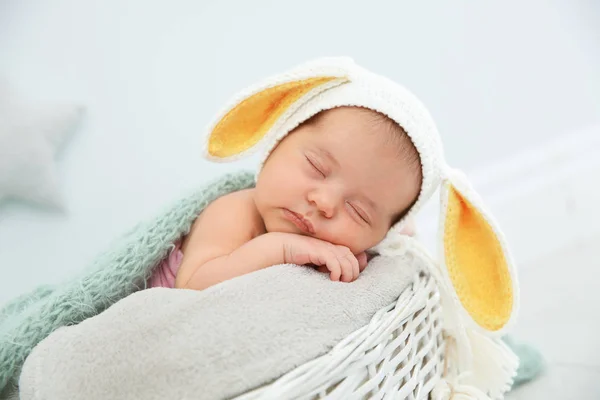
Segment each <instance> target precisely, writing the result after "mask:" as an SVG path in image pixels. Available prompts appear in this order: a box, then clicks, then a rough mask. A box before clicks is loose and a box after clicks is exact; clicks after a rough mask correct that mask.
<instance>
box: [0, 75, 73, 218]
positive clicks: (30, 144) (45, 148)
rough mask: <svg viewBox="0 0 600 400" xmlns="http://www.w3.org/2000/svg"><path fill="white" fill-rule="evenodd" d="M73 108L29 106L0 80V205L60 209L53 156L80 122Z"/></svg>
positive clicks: (71, 106)
mask: <svg viewBox="0 0 600 400" xmlns="http://www.w3.org/2000/svg"><path fill="white" fill-rule="evenodd" d="M81 112H82V108H81V107H78V106H73V105H60V104H49V105H33V104H27V102H26V101H25V100H24V99H22V98H21V97H19V96H18V94H17V93H15V92H14V90H13V89H12V88H11V87H10V85H9V84H8V83H7V82H6V81H4V80H0V202H2V200H4V199H8V198H14V199H21V200H25V201H28V202H34V203H39V204H43V205H50V206H54V207H62V205H63V199H62V195H61V192H60V185H59V179H58V173H57V169H56V163H55V155H56V152H57V150H58V149H59V147H60V146H61V144H62V143H63V142H64V141H65V139H66V138H67V137H68V136H69V134H70V133H71V132H72V131H73V129H74V127H75V125H76V124H77V122H78V121H79V119H80V115H81Z"/></svg>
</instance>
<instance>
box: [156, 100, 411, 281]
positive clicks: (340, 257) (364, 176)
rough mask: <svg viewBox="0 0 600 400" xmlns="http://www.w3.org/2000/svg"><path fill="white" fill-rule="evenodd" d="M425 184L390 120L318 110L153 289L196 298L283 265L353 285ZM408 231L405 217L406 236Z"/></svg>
mask: <svg viewBox="0 0 600 400" xmlns="http://www.w3.org/2000/svg"><path fill="white" fill-rule="evenodd" d="M421 182H422V168H421V161H420V157H419V153H418V152H417V150H416V148H415V146H414V144H413V143H412V141H411V139H410V138H409V136H408V135H407V133H406V132H405V130H404V129H403V128H402V127H401V126H400V125H398V124H397V123H396V122H395V121H393V120H392V119H390V118H388V117H387V116H385V115H384V114H381V113H379V112H376V111H372V110H370V109H367V108H362V107H354V106H341V107H334V108H331V109H328V110H324V111H321V112H319V113H317V114H315V115H314V116H312V117H311V118H309V119H307V120H306V121H304V122H302V123H301V124H300V125H299V126H298V127H296V128H295V129H293V130H292V131H290V133H289V134H287V135H286V136H285V137H284V138H283V139H282V140H281V141H280V142H279V143H278V144H277V145H276V146H275V148H274V149H273V150H272V151H271V152H270V154H269V155H268V158H267V159H266V161H265V163H264V164H263V166H262V169H261V170H260V172H259V174H258V175H257V179H256V186H255V187H254V188H251V189H246V190H241V191H237V192H233V193H230V194H227V195H224V196H222V197H220V198H218V199H217V200H215V201H214V202H212V203H211V204H209V205H208V206H207V207H206V208H205V209H204V210H203V211H202V213H201V214H200V215H199V217H198V218H197V219H196V221H195V222H194V224H193V225H192V228H191V230H190V232H189V234H188V235H187V236H185V237H184V238H183V239H182V240H181V241H179V242H177V243H175V246H174V248H173V250H172V251H171V253H170V254H169V256H168V257H167V258H166V259H165V260H164V261H163V262H162V263H161V264H160V265H159V266H158V267H157V268H156V269H155V270H154V273H153V275H152V277H151V278H150V282H149V286H150V287H157V286H162V287H175V288H187V289H196V290H202V289H205V288H207V287H210V286H212V285H215V284H217V283H219V282H223V281H225V280H228V279H231V278H234V277H236V276H240V275H243V274H247V273H250V272H253V271H257V270H260V269H263V268H267V267H269V266H273V265H277V264H285V263H292V264H298V265H311V266H313V267H315V268H317V269H318V270H319V271H321V272H327V273H328V274H329V276H330V279H331V280H334V281H342V282H351V281H353V280H355V279H356V278H357V277H358V275H359V273H360V272H361V271H362V270H363V269H364V268H365V267H366V265H367V254H366V250H368V249H370V248H372V247H373V246H375V245H376V244H378V243H379V242H380V241H382V240H383V238H384V237H385V236H386V234H387V233H388V231H389V230H390V228H391V227H392V226H393V225H394V224H395V223H396V222H398V221H399V220H400V219H402V218H403V217H404V216H405V214H406V212H407V211H408V210H409V209H410V208H411V207H412V206H413V205H414V204H415V202H416V201H417V199H418V196H419V193H420V190H421ZM412 229H413V227H412V220H411V219H409V220H408V222H407V224H405V226H404V228H403V231H404V233H405V234H412Z"/></svg>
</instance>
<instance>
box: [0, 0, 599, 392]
mask: <svg viewBox="0 0 600 400" xmlns="http://www.w3.org/2000/svg"><path fill="white" fill-rule="evenodd" d="M338 55H345V56H350V57H352V58H354V59H355V61H356V62H357V63H358V64H361V65H363V66H365V67H367V68H369V69H371V70H373V71H375V72H378V73H381V74H383V75H386V76H388V77H390V78H392V79H393V80H395V81H398V82H400V83H402V84H403V85H405V86H406V87H408V88H409V89H410V90H411V91H413V92H414V93H415V94H417V96H419V97H420V98H421V99H422V100H423V102H424V103H425V104H426V105H427V106H428V108H429V109H430V111H431V113H432V114H433V116H434V118H435V120H436V121H437V124H438V127H439V130H440V132H441V134H442V138H443V141H444V144H445V147H446V152H447V158H448V162H449V163H450V164H451V165H453V166H455V167H459V168H461V169H463V170H464V171H465V172H466V173H467V174H468V175H469V176H470V177H471V179H472V181H473V184H474V185H475V187H476V188H477V189H478V190H479V192H480V193H481V195H482V196H483V197H484V199H485V201H486V203H487V204H488V206H489V207H490V209H491V211H492V212H493V213H494V215H495V216H496V218H497V220H498V221H499V223H500V225H501V226H502V228H503V229H504V232H505V234H506V236H507V239H508V242H509V244H510V246H511V247H512V249H513V256H514V258H515V260H516V262H517V264H518V266H519V269H520V277H521V285H522V298H521V301H522V306H521V313H520V319H519V321H518V324H517V327H516V331H515V337H516V338H517V339H519V340H523V341H526V342H528V343H531V344H533V345H534V346H536V347H537V348H538V349H540V351H541V352H542V354H543V355H544V357H545V359H546V363H547V368H546V371H545V373H544V375H543V376H542V377H541V378H539V379H537V380H536V381H534V382H532V383H531V384H529V385H527V386H524V387H522V388H521V389H519V390H518V391H516V392H515V393H513V394H512V397H511V398H514V399H550V398H552V399H555V398H556V399H563V398H578V399H593V398H600V383H599V382H600V339H598V337H600V294H599V293H600V282H599V280H600V279H599V278H600V272H598V271H599V268H600V261H599V260H598V254H597V248H598V247H597V245H598V244H600V213H599V212H598V210H597V205H598V204H599V203H600V189H599V188H598V182H599V180H600V178H598V176H599V175H598V174H599V173H600V153H599V151H600V3H598V2H596V1H594V0H574V1H569V2H567V1H558V0H551V1H542V0H530V1H527V2H516V1H508V2H507V1H488V2H467V1H463V0H456V1H453V2H442V1H433V2H416V1H413V2H408V1H397V0H396V1H391V0H390V1H377V0H373V1H369V2H366V1H348V0H346V1H341V0H335V1H333V0H331V1H323V0H320V1H317V0H304V1H302V2H299V1H275V0H270V1H268V0H252V1H242V0H222V1H216V0H212V1H209V0H204V1H191V0H190V1H184V0H172V1H169V2H159V1H148V0H146V1H141V0H105V1H102V2H100V1H88V2H82V1H75V0H54V1H28V0H22V1H10V0H0V78H2V79H4V80H5V81H6V82H8V83H9V84H10V85H11V86H12V87H13V88H14V89H15V92H16V93H18V94H19V95H20V96H22V97H23V99H26V100H27V101H29V102H30V103H31V104H41V105H44V104H48V105H52V104H74V105H80V106H82V107H84V109H85V115H84V118H83V120H82V122H81V124H80V125H79V126H78V128H77V129H76V131H75V132H74V133H73V135H72V136H71V137H70V138H69V139H68V140H67V141H66V142H65V143H64V145H63V146H62V148H61V150H60V152H59V154H58V157H57V166H58V171H59V180H60V190H61V192H62V195H63V197H64V205H63V210H53V209H48V208H46V207H39V206H36V205H32V204H28V203H26V202H22V201H17V200H11V201H4V202H3V203H1V204H0V268H1V278H0V305H1V304H2V303H4V302H5V301H7V300H8V299H10V298H12V297H14V296H16V295H18V294H20V293H23V292H25V291H28V290H31V289H33V288H34V287H35V286H37V285H40V284H46V283H57V282H60V281H61V280H63V279H65V278H66V277H68V276H70V275H71V274H73V273H75V272H76V271H78V270H81V268H82V267H83V266H84V265H86V264H87V263H89V262H90V260H91V259H92V258H93V257H94V256H95V255H96V254H98V252H100V251H101V250H102V249H104V248H106V247H107V246H108V245H109V243H110V242H111V241H112V240H114V239H115V238H116V237H118V235H119V234H121V233H123V232H124V231H125V230H127V229H128V228H130V227H131V226H132V225H134V224H135V223H137V222H139V221H140V220H142V219H144V218H148V217H150V216H152V215H153V214H154V213H156V212H157V211H158V210H159V209H160V208H161V207H164V206H166V205H167V204H169V202H170V201H173V200H175V199H177V198H179V197H181V195H182V193H184V192H186V191H189V190H192V189H193V188H195V187H197V186H199V185H201V184H202V183H204V182H206V181H207V180H210V179H213V178H215V177H216V176H218V175H220V174H223V173H225V172H229V171H233V170H239V169H252V168H254V167H255V165H256V164H257V161H258V159H257V158H253V157H251V158H248V159H246V160H243V161H240V162H238V163H236V164H211V163H209V162H207V161H204V160H202V159H201V157H200V146H201V142H202V133H203V130H204V128H205V125H206V124H207V123H208V122H209V121H210V119H211V118H212V117H213V116H214V115H215V113H216V112H217V111H219V110H220V109H221V108H222V107H223V105H224V104H225V102H227V101H228V100H229V98H230V96H232V95H233V94H234V93H236V92H237V91H238V90H240V89H242V88H244V87H246V86H248V85H250V84H252V83H255V82H256V81H257V80H260V79H263V78H265V77H267V76H270V75H272V74H276V73H279V72H282V71H284V70H286V69H288V68H291V67H293V66H295V65H297V64H299V63H302V62H304V61H306V60H308V59H312V58H315V57H321V56H338ZM436 200H437V199H436ZM436 214H437V203H436V202H435V201H434V202H432V203H431V205H429V206H428V207H427V208H426V209H425V210H424V212H423V214H422V215H421V216H420V217H419V221H418V222H419V234H420V235H421V237H422V239H423V240H424V241H425V242H426V243H427V244H428V245H429V246H431V247H432V248H433V246H435V238H436Z"/></svg>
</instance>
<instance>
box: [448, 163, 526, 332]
mask: <svg viewBox="0 0 600 400" xmlns="http://www.w3.org/2000/svg"><path fill="white" fill-rule="evenodd" d="M440 218H441V232H440V238H441V241H442V243H441V249H443V258H444V263H445V265H446V268H445V273H447V275H448V278H449V279H450V282H451V283H452V286H453V287H454V293H455V295H456V297H457V298H458V300H459V301H460V303H461V305H462V308H463V309H464V311H466V313H467V315H468V316H469V317H470V318H468V320H469V319H470V320H471V321H472V322H474V323H475V324H476V326H477V327H478V328H481V329H483V330H485V331H486V332H488V333H497V334H501V333H502V332H503V331H504V330H505V328H507V326H508V325H509V324H510V323H511V322H512V321H513V320H514V317H515V314H516V309H517V304H518V299H517V297H518V285H517V281H516V274H515V271H514V267H513V264H512V260H511V259H510V255H509V253H508V250H507V247H506V244H505V241H504V237H503V235H502V233H501V232H500V230H499V229H498V227H497V224H496V223H495V222H494V221H493V220H492V219H491V217H490V215H489V213H487V212H486V211H485V210H484V209H483V204H482V201H481V199H480V198H479V196H478V195H477V194H476V193H475V191H474V190H473V189H472V188H471V186H470V185H469V183H468V181H467V180H466V178H465V177H464V175H462V174H461V173H460V172H458V171H453V170H451V171H449V173H448V178H447V179H445V180H444V181H443V183H442V188H441V217H440Z"/></svg>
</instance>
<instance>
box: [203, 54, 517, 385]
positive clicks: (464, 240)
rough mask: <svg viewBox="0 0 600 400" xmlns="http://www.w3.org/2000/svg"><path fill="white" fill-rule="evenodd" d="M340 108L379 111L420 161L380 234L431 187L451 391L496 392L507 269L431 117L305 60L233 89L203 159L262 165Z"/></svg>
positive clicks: (390, 86)
mask: <svg viewBox="0 0 600 400" xmlns="http://www.w3.org/2000/svg"><path fill="white" fill-rule="evenodd" d="M341 106H359V107H365V108H368V109H372V110H374V111H377V112H379V113H382V114H385V115H386V116H388V117H389V118H390V119H392V120H393V121H395V122H396V123H398V125H400V126H401V127H402V128H403V129H404V131H406V133H407V134H408V136H409V137H410V139H411V140H412V142H413V144H414V146H415V148H416V149H417V151H418V153H419V155H420V160H421V168H422V175H423V180H422V185H421V191H420V193H419V196H418V199H417V201H416V202H415V204H414V205H413V206H412V208H411V209H410V210H409V212H408V213H407V214H406V216H405V217H404V219H403V220H401V221H399V222H398V223H397V225H396V226H394V227H392V229H391V230H390V232H393V231H397V228H398V226H399V225H401V224H402V223H403V222H404V220H405V219H406V218H407V217H408V216H410V215H413V214H414V213H416V212H417V211H418V210H419V209H420V208H421V207H422V205H423V204H424V203H425V202H426V201H428V200H429V199H430V197H431V196H432V195H433V193H434V192H435V191H436V190H437V189H440V227H439V234H438V246H439V249H440V260H433V259H431V258H429V259H430V260H431V263H430V264H433V265H434V267H433V268H432V271H433V272H434V275H435V276H436V280H437V283H438V286H439V287H440V292H441V296H442V307H443V309H444V328H445V330H446V331H447V334H448V335H450V336H453V337H454V338H455V339H456V340H455V341H454V342H456V343H458V344H457V346H458V352H454V353H457V354H456V355H455V356H454V358H455V360H454V361H455V365H456V366H457V369H458V370H459V373H460V376H456V377H455V378H454V385H455V386H456V385H465V384H467V385H471V386H472V387H476V388H479V389H481V390H483V391H484V392H486V393H488V394H490V395H492V396H493V395H494V394H501V393H503V392H505V391H506V390H508V389H509V388H510V385H511V384H512V377H513V375H514V374H515V371H516V367H517V364H518V362H517V360H516V358H515V356H514V355H513V354H512V353H511V352H510V350H508V348H506V347H505V346H504V344H503V343H502V342H501V341H500V340H499V337H500V336H501V335H503V334H504V333H505V332H506V331H507V329H508V328H509V327H510V326H511V325H512V324H513V322H514V319H515V316H516V312H517V306H518V283H517V277H516V274H515V268H514V265H513V262H512V260H511V257H510V254H509V251H508V248H507V245H506V241H505V239H504V236H503V234H502V232H501V231H500V229H499V227H498V225H497V224H496V223H495V221H494V220H493V218H492V216H491V215H490V214H489V213H488V212H487V211H486V209H485V208H484V205H483V203H482V200H481V198H480V197H479V196H478V195H477V193H476V192H475V191H474V189H473V188H472V187H471V185H470V184H469V182H468V180H467V178H466V177H465V175H464V174H462V173H461V172H460V171H458V170H456V169H453V168H451V167H450V166H448V165H447V163H446V161H445V158H444V152H443V147H442V142H441V139H440V136H439V133H438V130H437V127H436V125H435V123H434V121H433V118H432V117H431V115H430V113H429V112H428V111H427V109H426V108H425V106H424V105H423V104H422V103H421V102H420V101H419V100H418V99H417V98H416V97H415V96H414V95H413V94H412V93H411V92H409V91H408V90H407V89H406V88H404V87H402V86H401V85H399V84H397V83H395V82H393V81H391V80H389V79H387V78H385V77H383V76H381V75H378V74H375V73H373V72H371V71H368V70H366V69H364V68H362V67H360V66H358V65H357V64H356V63H355V62H354V61H353V60H352V59H350V58H346V57H338V58H321V59H317V60H313V61H310V62H308V63H305V64H302V65H300V66H297V67H295V68H293V69H290V70H288V71H285V72H283V73H281V74H278V75H275V76H271V77H269V78H267V79H265V80H264V81H262V82H259V83H258V84H256V85H253V86H251V87H249V88H247V89H245V90H243V91H241V92H240V93H238V94H237V95H236V96H235V97H234V98H233V99H232V101H231V102H230V103H229V105H227V106H226V107H225V108H224V109H223V110H222V111H221V113H219V115H217V117H216V118H215V119H214V121H213V122H212V123H211V124H210V126H209V128H208V129H207V131H206V136H205V143H204V156H205V157H206V158H207V159H209V160H213V161H218V162H228V161H234V160H237V159H240V158H242V157H245V156H247V155H249V154H251V153H253V152H255V151H257V150H259V149H260V150H261V151H263V152H264V157H263V159H262V163H261V168H262V165H263V164H264V162H265V160H266V159H267V157H268V156H269V154H270V153H271V151H272V150H273V149H274V148H275V146H276V145H277V143H278V142H279V141H280V140H281V139H282V138H284V137H285V136H286V135H287V134H288V133H289V132H291V131H292V130H293V129H294V128H296V127H297V126H298V125H300V124H301V123H302V122H304V121H306V120H308V119H309V118H310V117H312V116H314V115H316V114H317V113H319V112H321V111H323V110H328V109H332V108H335V107H341ZM259 171H260V168H259ZM388 236H389V235H388ZM411 243H412V242H411ZM421 251H424V250H422V249H421ZM464 371H468V373H467V374H464ZM448 381H449V380H448Z"/></svg>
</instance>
